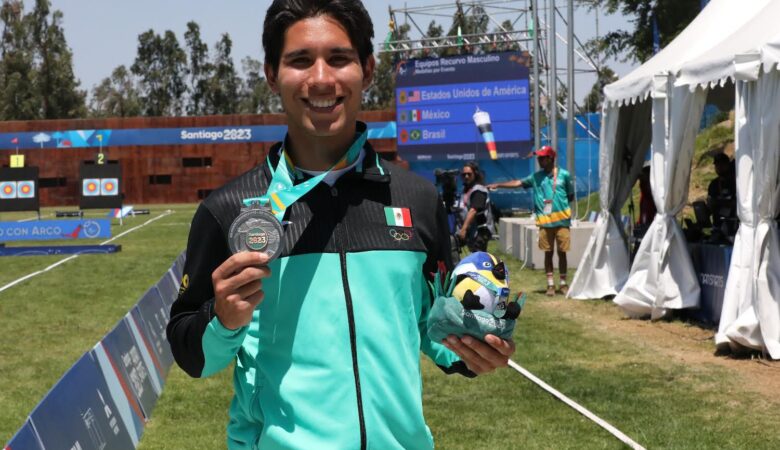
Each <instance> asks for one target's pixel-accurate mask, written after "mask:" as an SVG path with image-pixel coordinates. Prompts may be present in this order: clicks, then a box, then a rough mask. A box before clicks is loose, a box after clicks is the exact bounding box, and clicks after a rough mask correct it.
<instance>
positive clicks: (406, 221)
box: [385, 206, 412, 227]
mask: <svg viewBox="0 0 780 450" xmlns="http://www.w3.org/2000/svg"><path fill="white" fill-rule="evenodd" d="M385 219H386V220H387V225H388V226H391V227H411V226H412V215H411V214H410V213H409V208H393V207H389V206H386V207H385Z"/></svg>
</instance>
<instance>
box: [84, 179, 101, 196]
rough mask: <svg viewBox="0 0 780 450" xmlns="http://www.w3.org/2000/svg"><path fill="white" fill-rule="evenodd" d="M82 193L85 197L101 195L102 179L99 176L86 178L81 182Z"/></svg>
mask: <svg viewBox="0 0 780 450" xmlns="http://www.w3.org/2000/svg"><path fill="white" fill-rule="evenodd" d="M81 195H83V196H85V197H96V196H98V195H100V180H99V179H97V178H84V180H83V181H82V184H81Z"/></svg>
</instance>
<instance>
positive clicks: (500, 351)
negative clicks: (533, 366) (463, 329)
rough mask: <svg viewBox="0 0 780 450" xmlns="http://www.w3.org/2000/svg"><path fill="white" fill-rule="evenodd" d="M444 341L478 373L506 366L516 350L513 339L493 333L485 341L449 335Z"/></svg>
mask: <svg viewBox="0 0 780 450" xmlns="http://www.w3.org/2000/svg"><path fill="white" fill-rule="evenodd" d="M442 343H443V344H444V346H445V347H447V348H448V349H450V350H452V351H453V352H455V354H456V355H458V356H460V359H461V360H462V361H463V362H464V363H466V367H468V368H469V370H471V371H472V372H474V373H476V374H477V375H479V374H483V373H489V372H492V371H494V370H495V369H496V368H498V367H506V366H507V364H508V362H509V357H510V356H512V354H513V353H514V352H515V343H514V342H513V341H505V340H503V339H501V338H500V337H498V336H494V335H492V334H488V335H486V336H485V342H482V341H480V340H479V339H476V338H474V337H472V336H463V337H462V338H458V337H457V336H454V335H449V336H447V339H445V340H443V341H442Z"/></svg>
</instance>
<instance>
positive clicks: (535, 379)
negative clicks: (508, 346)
mask: <svg viewBox="0 0 780 450" xmlns="http://www.w3.org/2000/svg"><path fill="white" fill-rule="evenodd" d="M509 367H511V368H513V369H515V370H516V371H518V372H519V373H520V374H521V375H522V376H524V377H526V378H528V379H529V380H531V381H532V382H534V383H536V384H537V385H538V386H539V387H541V388H542V389H544V390H545V391H547V392H549V393H550V394H552V395H553V396H555V397H556V398H557V399H558V400H560V401H562V402H563V403H566V404H567V405H569V406H571V407H572V408H574V409H575V410H576V411H577V412H578V413H580V414H582V415H583V416H585V417H587V418H588V419H590V420H592V421H593V422H596V424H597V425H598V426H600V427H601V428H604V429H605V430H607V431H609V432H610V433H612V435H613V436H615V437H616V438H618V439H620V440H621V441H623V443H624V444H626V445H628V446H629V447H631V448H633V449H634V450H645V448H644V447H642V446H641V445H639V444H637V443H636V442H634V441H633V440H632V439H631V438H630V437H628V436H626V435H625V434H624V433H623V432H622V431H620V430H618V429H617V428H615V427H613V426H612V425H610V424H609V423H607V422H606V421H605V420H604V419H602V418H600V417H599V416H597V415H595V414H593V413H592V412H590V411H588V410H587V409H585V407H583V406H581V405H579V404H578V403H577V402H575V401H574V400H572V399H570V398H569V397H567V396H565V395H563V394H562V393H560V392H558V391H557V390H555V388H553V387H552V386H550V385H549V384H547V383H545V382H544V381H542V380H541V379H539V378H538V377H537V376H536V375H534V374H532V373H531V372H529V371H527V370H526V369H524V368H523V367H522V366H520V364H518V363H516V362H514V361H512V360H511V359H510V360H509Z"/></svg>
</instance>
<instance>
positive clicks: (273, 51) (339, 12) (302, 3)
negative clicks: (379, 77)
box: [263, 0, 374, 73]
mask: <svg viewBox="0 0 780 450" xmlns="http://www.w3.org/2000/svg"><path fill="white" fill-rule="evenodd" d="M319 16H329V17H331V18H333V19H335V20H336V21H337V22H338V23H340V24H341V26H343V27H344V29H345V30H346V31H347V35H348V36H349V40H350V41H351V42H352V45H354V46H355V49H356V50H357V52H358V57H359V58H360V64H361V65H363V66H365V65H366V61H368V58H369V56H371V55H372V54H373V52H374V48H373V47H372V45H371V39H373V38H374V25H373V24H372V23H371V17H370V16H369V15H368V12H367V11H366V8H365V7H364V6H363V2H361V1H360V0H274V2H273V3H271V6H269V7H268V11H266V14H265V22H264V23H263V51H264V52H265V64H266V65H267V66H271V68H272V69H273V73H277V71H278V70H279V61H280V59H281V57H282V54H281V53H282V47H284V33H285V32H286V31H287V29H288V28H290V26H292V25H293V24H294V23H296V22H298V21H300V20H304V19H309V18H312V17H319Z"/></svg>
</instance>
